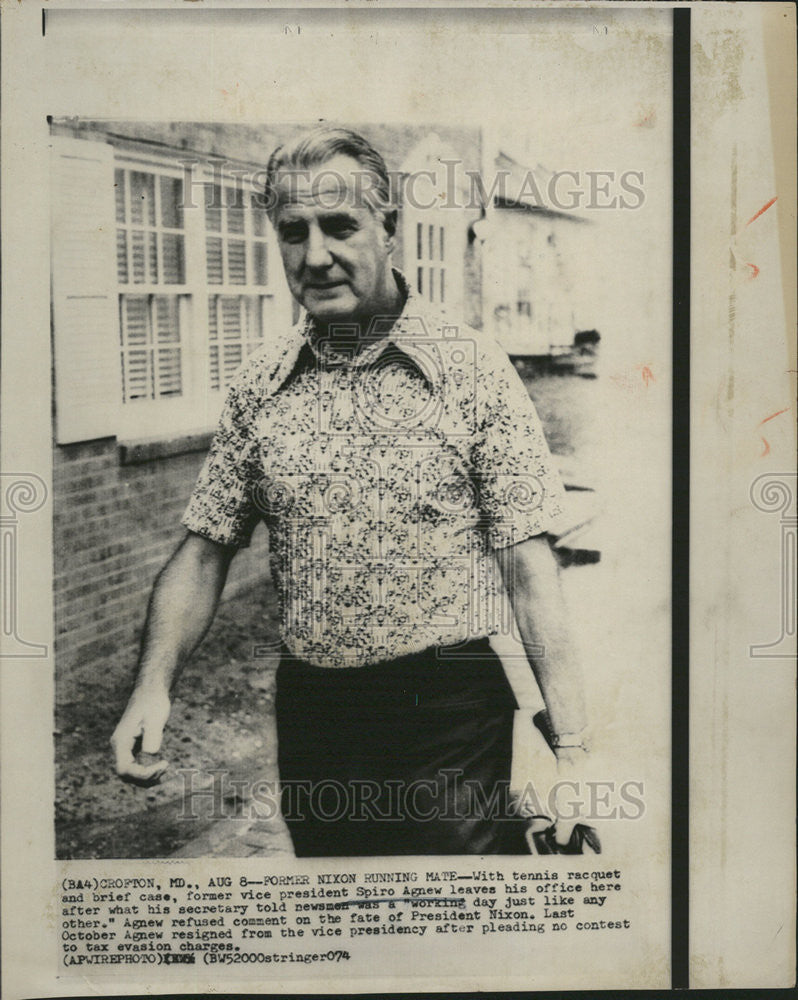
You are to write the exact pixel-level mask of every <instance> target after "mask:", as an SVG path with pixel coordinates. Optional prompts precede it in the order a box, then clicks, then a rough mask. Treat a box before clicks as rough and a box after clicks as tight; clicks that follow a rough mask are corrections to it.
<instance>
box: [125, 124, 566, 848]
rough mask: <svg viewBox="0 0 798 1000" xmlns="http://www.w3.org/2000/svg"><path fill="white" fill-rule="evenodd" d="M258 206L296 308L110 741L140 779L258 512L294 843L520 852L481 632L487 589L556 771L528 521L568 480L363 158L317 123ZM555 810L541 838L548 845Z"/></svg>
mask: <svg viewBox="0 0 798 1000" xmlns="http://www.w3.org/2000/svg"><path fill="white" fill-rule="evenodd" d="M267 176H268V180H267V196H268V204H269V212H270V216H271V219H272V222H273V224H274V226H275V228H276V231H277V237H278V241H279V246H280V251H281V255H282V259H283V264H284V268H285V274H286V278H287V280H288V284H289V287H290V290H291V292H292V294H293V296H294V298H295V299H296V300H297V302H298V303H299V304H300V305H301V306H302V307H303V308H304V310H305V312H306V320H305V322H304V325H303V326H302V329H301V331H300V335H299V336H297V337H296V339H295V341H293V342H292V343H291V345H290V346H289V348H288V349H287V350H286V351H285V352H284V353H283V355H282V357H281V358H280V359H279V360H278V361H277V362H275V361H274V359H273V357H269V356H268V355H267V354H265V353H261V354H259V355H257V356H256V357H254V358H253V359H251V360H250V361H249V362H248V363H247V364H246V365H245V366H244V367H243V369H242V370H241V372H240V373H239V376H238V377H237V380H236V382H235V384H234V385H233V387H232V389H231V391H230V393H229V396H228V399H227V403H226V406H225V409H224V412H223V414H222V417H221V421H220V426H219V429H218V432H217V435H216V437H215V439H214V442H213V445H212V447H211V450H210V453H209V455H208V458H207V460H206V462H205V465H204V467H203V470H202V472H201V474H200V477H199V480H198V482H197V486H196V488H195V490H194V493H193V495H192V498H191V501H190V503H189V506H188V509H187V511H186V514H185V516H184V519H183V523H184V525H185V526H186V528H187V529H188V533H187V535H186V537H185V539H184V540H183V542H182V543H181V545H180V546H179V548H178V550H177V551H176V552H175V554H174V555H173V556H172V558H171V559H170V561H169V562H168V564H167V565H166V567H165V568H164V570H163V571H162V573H161V575H160V576H159V578H158V580H157V582H156V585H155V588H154V591H153V595H152V598H151V602H150V608H149V613H148V619H147V624H146V628H145V637H144V641H143V646H142V653H141V660H140V668H139V673H138V679H137V683H136V687H135V690H134V692H133V694H132V695H131V698H130V701H129V703H128V706H127V708H126V710H125V712H124V715H123V717H122V719H121V720H120V722H119V725H118V726H117V728H116V730H115V732H114V735H113V737H112V743H113V746H114V749H115V751H116V759H117V770H118V773H119V774H120V775H121V776H122V777H123V778H124V779H126V780H129V781H133V782H137V783H144V784H146V783H150V782H152V781H155V780H157V779H158V778H159V777H160V775H161V774H162V773H163V770H164V769H165V767H166V762H165V761H162V760H158V761H154V762H152V763H143V758H142V757H139V759H138V760H137V759H136V757H134V749H135V745H136V741H137V740H138V739H139V738H140V741H141V751H142V753H143V754H144V755H153V754H157V752H158V750H159V748H160V745H161V739H162V733H163V728H164V725H165V723H166V721H167V718H168V715H169V710H170V691H171V688H172V686H173V684H174V682H175V680H176V679H177V676H178V673H179V670H180V667H181V666H182V665H183V664H184V663H185V661H186V659H187V658H188V657H189V656H190V655H191V653H192V651H193V650H194V649H195V647H196V646H197V644H198V643H199V642H200V640H201V639H202V637H203V635H204V634H205V632H206V630H207V629H208V627H209V625H210V623H211V621H212V619H213V616H214V613H215V609H216V606H217V602H218V600H219V597H220V595H221V592H222V588H223V586H224V582H225V577H226V574H227V570H228V567H229V565H230V561H231V559H232V558H233V556H234V554H235V552H236V551H237V549H238V548H239V547H241V546H245V545H247V544H248V542H249V537H250V535H251V532H252V530H253V528H254V526H255V525H256V523H257V522H258V521H259V520H261V519H262V520H264V521H265V522H266V523H267V525H268V527H269V538H270V549H271V554H270V559H271V564H272V576H273V580H274V583H275V586H276V587H277V591H278V595H279V598H280V605H281V613H282V656H281V662H280V667H279V670H278V674H277V696H276V712H277V726H278V766H279V771H280V781H281V786H282V789H283V799H282V804H283V812H284V816H285V819H286V822H287V824H288V827H289V830H290V832H291V836H292V839H293V842H294V848H295V851H296V853H297V855H300V856H301V855H341V854H363V855H373V854H424V853H440V854H465V853H475V854H488V853H522V852H523V851H524V850H525V846H524V841H523V829H522V825H521V823H520V821H518V820H517V818H516V819H514V818H513V817H512V816H511V814H510V810H509V809H508V808H507V807H506V803H504V802H503V800H502V795H503V794H504V793H505V792H506V790H507V787H508V783H509V777H510V759H511V741H512V724H513V717H514V711H515V709H516V708H517V705H516V703H515V700H514V698H513V696H512V693H511V690H510V688H509V686H508V684H507V681H506V679H505V676H504V673H503V670H502V667H501V662H500V661H499V659H498V658H497V657H496V655H495V654H494V653H493V651H492V649H491V647H490V644H489V642H488V638H487V637H488V636H489V635H490V634H493V633H495V632H496V631H497V630H498V629H499V627H500V624H499V623H498V622H497V618H498V617H501V614H502V611H503V609H502V607H501V596H502V587H501V585H500V581H499V579H498V574H497V573H496V566H497V565H498V567H500V572H501V578H502V581H503V583H504V588H505V589H506V593H507V595H508V596H509V599H510V602H511V605H512V609H513V611H514V613H515V617H516V619H517V623H518V628H519V630H520V635H521V638H522V641H523V643H524V645H525V647H526V649H527V650H528V651H529V652H530V654H531V656H530V659H531V662H532V666H533V669H534V671H535V675H536V677H537V680H538V683H539V685H540V688H541V691H542V694H543V697H544V700H545V702H546V706H547V709H548V714H549V719H550V723H551V726H552V728H553V731H554V734H555V745H556V746H557V749H556V753H557V756H558V761H559V763H560V766H561V768H562V769H564V770H567V769H569V768H570V769H571V771H573V770H574V768H577V771H576V772H574V773H577V774H578V766H579V762H580V760H581V758H582V757H583V756H584V754H585V748H584V745H583V742H582V738H581V733H582V730H583V728H584V726H585V713H584V705H583V694H582V679H581V673H580V669H579V665H578V663H577V658H576V654H575V651H574V648H573V646H572V644H571V642H570V640H569V638H568V622H567V621H566V612H565V606H564V604H563V600H562V595H561V591H560V585H559V579H558V573H557V567H556V563H555V561H554V558H553V556H552V553H551V550H550V547H549V543H548V540H547V537H546V532H547V531H548V530H549V529H550V528H551V527H552V525H553V524H554V522H555V521H556V518H557V516H558V515H559V513H560V504H561V500H562V497H563V491H562V485H561V483H560V481H559V477H558V475H557V473H556V471H555V469H554V468H553V465H552V462H551V459H550V456H549V452H548V449H547V447H546V443H545V440H544V438H543V434H542V430H541V427H540V424H539V421H538V419H537V415H536V414H535V411H534V407H533V406H532V403H531V402H530V400H529V397H528V395H527V393H526V391H525V389H524V387H523V385H522V383H521V382H520V380H519V378H518V376H517V374H516V373H515V371H514V370H513V368H512V366H511V365H510V364H509V361H508V359H507V357H506V355H505V354H504V353H503V352H502V351H501V350H500V348H498V346H497V345H496V344H495V342H492V341H491V338H490V337H489V336H486V335H484V334H480V333H477V332H476V331H472V330H468V329H467V328H463V327H460V328H457V327H452V326H451V324H449V323H448V322H447V321H446V320H445V319H443V318H442V317H441V316H439V315H437V314H435V313H434V311H433V310H432V309H431V308H430V307H429V306H428V304H426V303H422V302H421V301H419V300H418V299H417V298H416V297H415V296H414V294H413V293H412V292H411V290H410V288H409V287H408V285H407V283H406V281H405V280H404V278H403V277H402V275H401V274H400V273H399V272H398V271H395V270H393V269H392V267H391V254H392V251H393V249H394V242H395V234H396V226H397V211H396V209H395V207H394V206H393V205H392V203H391V199H390V190H389V181H388V174H387V171H386V168H385V164H384V162H383V160H382V157H381V156H380V155H379V153H377V152H376V150H374V149H373V148H372V147H371V146H370V145H369V144H368V143H367V142H366V140H365V139H363V138H362V137H361V136H359V135H357V134H356V133H353V132H350V131H348V130H344V129H337V128H333V127H328V126H323V127H320V128H317V129H315V130H313V131H311V132H310V133H306V134H303V135H301V136H299V137H298V138H297V139H295V140H294V141H293V142H291V143H289V144H288V145H286V146H285V147H281V148H278V149H277V150H276V151H275V153H274V154H273V155H272V158H271V160H270V163H269V167H268V171H267ZM570 832H571V831H570V828H569V826H568V825H567V824H566V823H564V822H561V823H560V824H559V825H558V827H557V838H558V840H559V841H561V842H562V841H566V840H568V837H569V835H570Z"/></svg>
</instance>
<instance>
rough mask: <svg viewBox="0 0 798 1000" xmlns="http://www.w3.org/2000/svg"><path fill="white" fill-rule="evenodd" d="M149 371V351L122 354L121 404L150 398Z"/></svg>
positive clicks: (124, 352)
mask: <svg viewBox="0 0 798 1000" xmlns="http://www.w3.org/2000/svg"><path fill="white" fill-rule="evenodd" d="M151 370H152V369H151V365H150V351H149V350H140V349H137V350H135V351H123V352H122V386H123V388H122V401H123V402H125V403H132V402H134V401H135V400H137V399H149V398H151V396H152V389H151V386H150V373H151Z"/></svg>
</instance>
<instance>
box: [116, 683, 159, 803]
mask: <svg viewBox="0 0 798 1000" xmlns="http://www.w3.org/2000/svg"><path fill="white" fill-rule="evenodd" d="M171 707H172V706H171V702H170V700H169V694H168V692H167V691H166V690H165V689H164V688H161V687H157V688H156V687H152V688H137V689H136V690H135V691H134V692H133V694H132V695H131V696H130V701H128V703H127V708H126V709H125V711H124V714H123V715H122V718H121V719H120V720H119V724H118V725H117V727H116V729H115V730H114V732H113V735H112V736H111V746H112V747H113V750H114V754H115V756H116V773H117V774H118V775H119V777H120V778H121V779H122V780H123V781H128V782H130V783H131V784H134V785H154V784H156V783H157V782H158V781H160V778H161V775H162V774H163V773H164V771H165V770H166V769H167V767H168V766H169V764H168V762H167V761H165V760H164V759H163V758H161V757H160V755H159V751H160V749H161V740H162V739H163V730H164V726H165V725H166V720H167V719H168V718H169V712H170V710H171ZM139 742H140V746H138V747H137V744H138V743H139ZM137 751H138V752H137ZM146 758H150V759H149V760H148V759H146Z"/></svg>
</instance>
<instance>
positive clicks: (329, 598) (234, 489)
mask: <svg viewBox="0 0 798 1000" xmlns="http://www.w3.org/2000/svg"><path fill="white" fill-rule="evenodd" d="M394 274H395V276H396V280H397V283H398V284H399V286H400V289H401V290H402V291H403V293H404V294H405V296H406V300H405V305H404V309H403V311H402V314H401V316H400V317H399V319H398V320H397V321H396V322H395V323H394V324H393V325H392V326H391V327H390V330H389V331H388V333H387V335H381V331H380V330H379V329H375V330H374V331H372V333H374V337H373V338H372V339H371V340H369V341H368V346H366V347H365V348H363V349H361V350H359V351H358V352H356V353H355V352H353V353H351V354H349V355H347V353H346V352H345V351H342V350H341V348H340V341H336V342H332V341H325V340H323V339H322V338H321V336H320V335H319V332H318V331H317V330H316V328H315V326H314V323H313V321H312V319H310V318H308V319H307V320H306V321H305V323H304V324H303V325H302V326H301V327H300V329H299V331H298V333H297V336H296V338H295V339H294V340H293V341H292V342H291V346H289V347H288V348H287V349H286V350H285V351H284V353H283V354H282V356H281V357H280V358H279V359H278V360H277V361H275V360H274V358H273V357H268V356H267V355H266V354H264V353H261V354H259V355H257V356H255V357H254V358H252V359H251V360H250V361H249V362H248V363H247V364H246V365H245V366H244V368H243V369H242V370H241V372H240V373H239V375H238V377H237V379H236V381H235V383H234V384H233V386H232V387H231V389H230V391H229V394H228V397H227V402H226V404H225V407H224V410H223V413H222V416H221V419H220V423H219V428H218V430H217V433H216V435H215V438H214V440H213V443H212V445H211V449H210V452H209V454H208V457H207V459H206V461H205V464H204V466H203V469H202V471H201V473H200V476H199V479H198V481H197V485H196V487H195V489H194V492H193V494H192V497H191V500H190V502H189V505H188V508H187V510H186V512H185V515H184V517H183V524H184V525H185V526H186V527H187V528H188V529H189V530H190V531H193V532H196V533H197V534H199V535H202V536H204V537H206V538H208V539H211V540H212V541H215V542H218V543H220V544H223V545H230V546H236V547H241V546H245V545H247V544H248V543H249V539H250V536H251V533H252V531H253V529H254V527H255V525H256V524H257V523H258V522H259V521H260V520H263V521H265V523H266V524H267V526H268V529H269V541H270V560H271V568H272V577H273V580H274V583H275V585H276V587H277V591H278V596H279V600H280V608H281V620H282V638H283V641H284V642H285V643H286V645H287V646H288V648H289V649H290V651H291V652H292V653H293V654H294V655H295V656H298V657H300V658H302V659H304V660H306V661H308V662H310V663H313V664H316V665H317V666H321V667H357V666H363V665H365V664H368V663H376V662H380V661H383V660H390V659H393V658H395V657H398V656H402V655H405V654H407V653H412V652H416V651H418V650H421V649H424V648H426V647H428V646H432V645H449V644H455V643H458V642H460V641H463V640H466V639H469V638H475V637H480V636H485V635H491V634H495V633H496V632H497V631H499V629H500V628H501V627H502V617H505V618H506V616H507V614H508V609H507V608H506V606H504V605H503V603H502V602H501V601H500V600H499V595H500V594H501V593H502V588H501V585H500V581H499V577H498V569H497V567H496V564H495V559H494V557H493V550H494V549H497V548H502V547H505V546H508V545H513V544H515V543H517V542H520V541H522V540H524V539H526V538H529V537H531V536H533V535H538V534H541V533H544V532H547V531H550V530H552V529H553V528H554V526H555V523H556V521H557V519H558V518H559V516H560V515H561V513H562V509H563V500H564V490H563V486H562V482H561V480H560V477H559V474H558V472H557V470H556V467H555V465H554V463H553V462H552V459H551V456H550V454H549V449H548V447H547V445H546V440H545V438H544V435H543V430H542V428H541V424H540V421H539V419H538V416H537V413H536V412H535V408H534V405H533V404H532V401H531V400H530V398H529V395H528V393H527V391H526V389H525V388H524V385H523V383H522V382H521V380H520V378H519V377H518V374H517V373H516V371H515V369H514V368H513V366H512V364H511V363H510V361H509V359H508V358H507V355H506V354H505V353H504V351H503V350H502V349H501V348H500V347H499V345H498V344H497V343H496V342H495V341H494V340H492V338H490V337H489V336H487V335H486V334H484V333H481V332H478V331H476V330H472V329H470V328H469V327H465V326H454V325H452V323H451V321H450V320H447V319H446V318H445V317H443V316H442V315H441V314H439V313H437V312H436V311H435V310H434V308H432V307H430V306H429V304H427V303H425V302H423V301H421V300H419V299H418V298H417V297H416V296H415V295H414V294H413V293H412V291H411V290H410V288H409V287H408V285H407V283H406V282H405V280H404V278H403V277H402V276H401V275H400V274H399V272H394ZM505 627H506V623H505Z"/></svg>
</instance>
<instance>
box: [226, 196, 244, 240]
mask: <svg viewBox="0 0 798 1000" xmlns="http://www.w3.org/2000/svg"><path fill="white" fill-rule="evenodd" d="M225 196H226V197H225V201H226V203H227V231H228V232H229V233H243V232H244V192H243V191H242V190H241V188H238V187H235V188H232V187H229V188H225Z"/></svg>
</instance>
